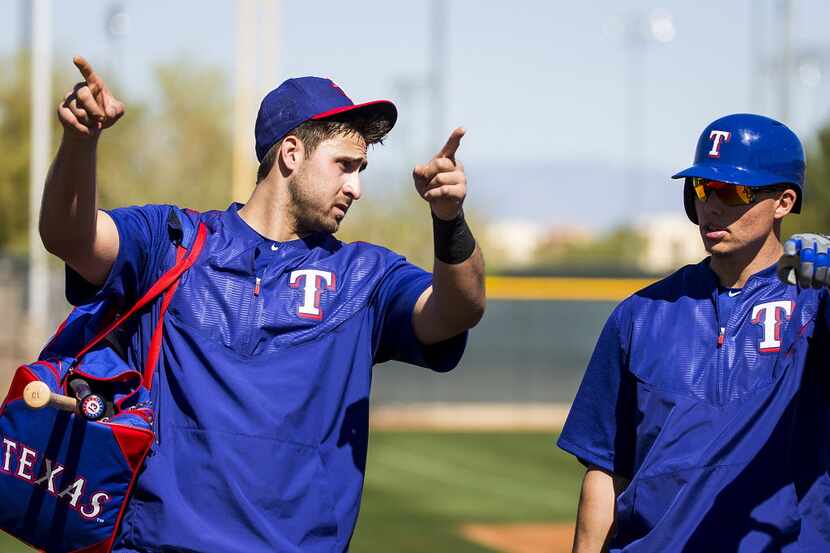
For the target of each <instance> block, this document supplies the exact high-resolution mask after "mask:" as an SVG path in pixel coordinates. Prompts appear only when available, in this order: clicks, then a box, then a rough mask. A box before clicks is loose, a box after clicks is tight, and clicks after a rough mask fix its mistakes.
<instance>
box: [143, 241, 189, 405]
mask: <svg viewBox="0 0 830 553" xmlns="http://www.w3.org/2000/svg"><path fill="white" fill-rule="evenodd" d="M186 253H187V250H186V249H185V248H183V247H181V246H179V249H178V250H176V263H179V262H181V260H182V258H183V257H184V255H185V254H186ZM179 282H181V279H177V280H176V281H175V282H174V283H173V285H172V286H170V288H168V289H167V291H166V292H165V293H164V299H163V300H162V301H161V309H159V319H158V321H157V322H156V328H155V330H153V337H152V338H151V339H150V348H149V349H148V350H147V360H146V362H145V364H144V387H145V388H147V389H148V390H150V389H152V387H153V374H154V373H155V371H156V364H157V363H158V359H159V354H160V353H161V338H162V336H163V335H164V315H165V314H166V313H167V308H168V307H170V301H171V300H172V299H173V295H174V294H175V293H176V290H177V289H178V288H179Z"/></svg>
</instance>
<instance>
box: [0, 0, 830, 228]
mask: <svg viewBox="0 0 830 553" xmlns="http://www.w3.org/2000/svg"><path fill="white" fill-rule="evenodd" d="M24 1H26V0H3V3H4V5H5V7H6V9H5V10H4V13H5V17H3V18H2V19H0V52H2V53H7V52H10V51H11V50H13V49H14V48H16V47H17V46H18V45H19V43H20V41H21V37H22V34H21V33H22V29H21V24H20V22H21V17H20V12H21V9H22V8H21V6H22V5H23V2H24ZM112 4H113V2H107V1H98V2H83V3H81V4H79V3H77V2H62V1H58V0H54V1H53V3H52V8H53V11H52V13H53V29H54V35H53V42H54V51H55V56H54V61H55V63H56V64H62V65H64V66H65V67H67V68H71V56H72V55H73V54H74V53H82V54H84V55H85V56H87V58H88V59H90V61H91V62H92V63H93V65H97V66H100V67H101V68H102V72H103V73H104V75H105V77H106V72H107V71H110V72H117V73H118V75H119V77H120V78H121V79H122V81H123V83H124V85H123V86H124V87H125V88H126V89H128V92H129V94H130V95H131V96H134V97H135V96H138V97H141V96H147V97H152V94H153V90H152V81H151V68H152V66H153V64H154V63H157V62H159V61H163V60H168V59H173V58H178V57H186V58H189V59H192V60H194V61H198V62H199V63H203V64H209V65H214V66H217V67H220V68H223V69H225V70H227V72H228V74H229V75H233V71H234V64H235V47H236V9H237V8H236V4H235V3H234V2H230V1H220V0H214V1H202V2H197V1H194V0H179V1H176V2H172V1H169V0H168V1H166V2H161V1H158V0H142V1H140V2H139V1H137V0H124V1H123V2H122V5H123V6H124V9H125V11H126V13H127V15H128V17H129V25H128V30H127V34H126V36H125V37H124V38H123V39H122V40H121V41H120V43H114V42H113V41H111V40H108V38H107V33H106V31H105V20H106V14H107V12H108V10H109V9H110V6H111V5H112ZM277 4H278V6H279V15H278V21H277V24H276V25H275V27H274V28H271V29H260V31H259V33H260V34H259V36H258V40H259V41H260V44H263V43H265V41H268V42H270V43H271V44H273V45H274V46H275V47H276V51H277V53H278V62H277V64H276V67H275V71H274V74H276V80H282V78H284V77H288V76H296V75H303V74H319V75H326V76H329V77H331V78H333V79H334V80H335V81H337V82H338V83H339V84H340V85H341V86H342V87H343V88H344V89H345V90H346V91H347V92H348V93H349V94H350V96H351V97H352V98H353V99H354V100H356V101H357V100H364V99H374V98H379V97H384V98H389V99H392V100H393V101H396V103H397V104H398V106H399V109H400V112H401V115H400V124H399V127H398V128H397V129H396V131H397V132H393V134H392V135H391V136H390V139H389V141H388V142H387V145H386V146H385V147H384V148H382V149H380V150H377V151H376V152H375V154H373V160H372V165H373V169H374V168H377V167H381V168H382V169H383V168H386V170H387V171H400V173H401V175H405V174H406V173H408V171H409V167H408V165H409V163H410V161H411V159H412V158H413V157H417V156H415V154H416V153H425V152H427V151H430V152H431V151H433V150H437V149H438V147H439V146H440V145H441V144H442V143H443V140H444V139H445V136H444V135H443V134H442V135H441V136H433V135H434V134H435V133H431V132H430V131H429V130H428V128H427V122H428V116H427V113H426V108H425V106H426V105H427V98H426V97H425V96H424V90H423V89H417V88H416V89H413V91H412V92H411V94H410V97H409V98H408V99H407V97H406V94H405V93H404V88H402V86H401V83H405V82H409V83H418V82H421V83H423V82H426V75H427V72H428V67H429V66H428V59H429V43H428V40H429V8H430V3H429V2H428V1H424V0H421V1H414V2H390V1H388V0H387V1H380V0H366V1H360V0H356V1H353V2H336V1H332V0H317V1H315V2H286V1H284V0H283V1H281V2H280V1H278V2H277ZM780 4H781V0H733V1H729V2H723V1H716V0H700V1H696V2H688V1H685V2H684V1H681V0H664V1H662V2H653V1H638V0H617V1H613V0H596V1H590V2H589V1H586V2H561V1H556V0H549V1H530V0H514V1H513V2H511V3H510V4H506V3H503V2H493V1H474V0H447V2H446V6H447V7H446V11H447V19H446V25H447V29H448V42H447V44H448V48H447V52H446V68H447V75H448V79H447V99H448V103H447V118H446V119H447V121H446V133H447V134H448V133H449V130H450V129H451V126H452V125H456V124H458V125H463V126H465V127H466V128H467V129H468V136H467V137H465V139H464V143H463V144H462V147H461V155H462V159H464V160H465V161H466V162H467V166H468V167H471V164H472V166H475V165H476V164H478V165H480V166H485V165H494V164H495V165H498V166H500V167H509V166H512V165H527V166H532V165H534V164H550V163H554V166H555V163H556V162H561V163H563V164H567V166H568V167H571V168H572V167H573V166H574V165H576V167H579V164H583V165H585V166H593V165H597V166H603V167H607V168H608V170H607V174H608V175H609V177H608V179H607V180H615V179H614V175H616V174H619V176H620V180H621V179H622V177H623V176H624V174H625V167H626V164H627V163H629V162H630V160H633V162H634V163H636V165H637V171H638V172H639V173H641V174H643V175H646V176H644V178H646V179H650V180H649V186H651V187H652V188H654V187H660V186H664V185H665V186H670V184H668V181H661V182H652V180H654V179H656V180H659V179H660V178H661V175H664V176H666V177H667V176H668V175H670V174H672V173H673V172H675V171H676V170H678V169H681V168H682V167H683V166H685V165H686V164H688V162H689V161H690V160H691V157H692V154H693V148H694V144H695V142H696V139H697V134H698V133H699V132H700V130H701V129H702V128H703V127H704V126H705V125H706V124H707V123H708V122H709V121H710V120H712V119H714V118H715V117H718V116H720V115H722V114H725V113H729V112H737V111H756V112H761V113H765V114H767V115H771V116H778V115H779V110H778V107H777V106H778V102H777V99H776V90H777V86H778V85H777V84H776V83H775V81H774V80H773V79H769V78H767V79H762V80H760V81H759V80H758V79H756V78H754V77H753V70H752V66H753V64H755V63H757V62H758V59H760V58H759V57H757V56H755V57H754V56H753V53H754V52H761V54H762V57H763V56H765V57H767V58H768V59H769V58H770V57H771V56H773V55H774V54H775V53H776V52H778V51H780V48H781V44H782V41H781V36H782V33H781V30H780V24H779V20H780V18H779V17H778V15H777V11H776V9H777V7H778V6H779V5H780ZM792 4H793V25H792V28H793V33H792V37H793V39H792V40H793V49H794V51H795V52H796V53H804V52H806V51H807V50H808V49H810V50H815V51H820V52H821V51H823V52H824V53H823V54H822V55H824V54H827V55H830V50H828V48H827V47H828V42H827V39H826V38H825V37H826V22H827V21H830V2H826V1H825V0H800V1H799V0H793V2H792ZM751 6H752V7H753V8H752V9H753V10H755V13H756V15H753V13H752V11H751ZM655 10H664V11H666V12H668V13H670V14H671V15H672V18H673V22H674V25H675V29H676V37H675V39H674V40H673V41H672V42H670V43H668V44H658V43H656V42H654V43H650V44H648V45H647V46H646V47H645V49H644V54H643V58H642V60H643V64H644V68H645V71H644V78H643V79H642V81H641V86H642V96H641V99H642V105H643V107H644V111H643V114H644V117H643V118H642V123H641V124H642V128H643V132H642V134H641V139H640V140H637V141H636V143H635V144H631V143H629V144H626V131H625V129H626V126H625V121H626V119H625V113H626V103H625V90H626V88H625V83H626V80H625V78H626V63H625V62H626V56H625V53H626V48H625V43H624V37H623V36H622V34H621V32H620V30H619V22H620V20H621V18H623V17H634V16H635V14H640V16H641V17H642V18H646V17H647V16H648V15H649V14H651V13H653V12H654V11H655ZM758 13H760V14H763V15H764V17H763V18H759V16H758V15H757V14H758ZM820 61H821V63H822V64H823V65H824V66H825V67H823V69H825V71H824V79H823V80H821V81H819V82H818V84H817V85H814V86H812V87H808V86H805V85H804V84H803V82H802V81H801V79H799V78H797V77H794V78H793V80H792V87H791V98H792V102H791V105H792V107H791V113H790V115H791V116H790V118H789V119H788V121H787V122H788V123H789V124H790V125H791V126H792V127H793V128H794V129H795V130H796V131H797V132H799V133H800V134H801V136H802V138H803V139H804V140H805V142H809V139H810V137H811V133H812V132H813V131H814V129H815V128H816V126H817V125H818V124H820V123H821V122H822V121H824V120H825V118H826V116H827V115H828V108H830V106H828V102H827V100H825V98H826V97H828V95H827V91H828V86H827V81H828V80H829V79H830V64H827V63H824V60H820ZM768 65H769V64H768ZM265 73H266V72H265V71H264V70H263V68H262V67H260V74H261V75H264V74H265ZM754 83H755V84H760V85H761V86H758V87H756V88H755V90H754V91H753V84H754ZM261 84H262V86H265V83H261ZM69 85H71V83H67V87H68V86H69ZM764 99H766V102H764V101H763V100H764ZM252 125H253V123H252ZM629 142H630V141H629ZM627 156H628V159H627ZM576 170H578V169H576ZM507 174H509V172H508V173H507ZM472 184H473V185H474V184H475V183H472ZM504 184H505V185H507V186H506V189H507V190H510V189H513V188H514V186H513V185H514V184H515V183H504ZM618 184H619V182H616V183H612V182H605V183H599V184H597V186H599V187H602V186H606V187H611V186H618ZM488 186H489V187H498V186H499V183H492V182H491V183H488ZM563 191H564V192H567V190H563ZM490 192H491V193H492V192H493V191H492V190H491V191H490ZM472 194H475V190H474V189H471V195H472ZM491 195H492V194H491ZM494 197H497V194H496V196H494ZM674 197H675V196H674V195H673V194H672V195H670V196H667V198H672V199H667V200H666V201H665V202H662V201H658V202H656V204H655V205H653V206H650V209H652V210H654V211H658V210H663V209H668V208H674V209H679V205H677V204H675V203H674V200H673V198H674ZM613 200H614V198H613V197H611V198H610V200H609V203H610V202H612V201H613ZM664 204H666V205H664ZM615 214H616V215H615ZM519 215H521V213H519ZM587 215H588V212H585V213H584V214H577V216H578V217H581V218H584V217H585V216H587ZM619 217H620V213H619V210H617V211H615V210H614V209H611V208H609V209H606V210H605V212H604V215H600V219H601V222H607V221H610V220H612V219H615V218H616V220H618V219H619Z"/></svg>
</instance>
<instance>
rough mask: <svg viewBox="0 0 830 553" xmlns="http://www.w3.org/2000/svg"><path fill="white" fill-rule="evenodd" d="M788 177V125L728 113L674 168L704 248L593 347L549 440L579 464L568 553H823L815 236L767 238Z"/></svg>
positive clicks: (824, 376) (822, 292)
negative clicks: (681, 166)
mask: <svg viewBox="0 0 830 553" xmlns="http://www.w3.org/2000/svg"><path fill="white" fill-rule="evenodd" d="M804 168H805V160H804V152H803V149H802V146H801V143H800V142H799V140H798V138H797V137H796V135H795V134H794V133H793V132H792V131H790V129H788V128H787V127H786V126H784V125H783V124H781V123H779V122H777V121H774V120H772V119H769V118H766V117H762V116H759V115H749V114H737V115H729V116H726V117H723V118H720V119H718V120H716V121H714V122H713V123H711V124H710V125H709V126H707V127H706V128H705V129H704V131H703V133H702V134H701V135H700V139H699V141H698V144H697V150H696V153H695V160H694V165H692V166H691V167H689V168H688V169H686V170H684V171H681V172H680V173H677V174H676V175H674V178H683V179H685V185H684V188H683V198H684V206H685V209H686V213H687V215H688V216H689V219H691V221H692V222H693V223H695V224H696V225H698V226H699V228H700V235H701V238H702V239H703V244H704V246H705V248H706V250H707V252H708V253H709V254H710V256H709V257H707V258H706V259H705V260H703V261H702V262H700V263H698V264H697V265H689V266H686V267H683V268H681V269H680V270H678V271H677V272H676V273H674V274H672V275H671V276H669V277H667V278H665V279H663V280H661V281H659V282H657V283H655V284H654V285H652V286H649V287H648V288H645V289H643V290H641V291H639V292H637V293H636V294H634V295H633V296H631V297H629V298H628V299H626V300H625V301H623V302H622V303H621V304H620V305H618V306H617V308H616V309H615V310H614V311H613V313H612V314H611V316H610V317H609V319H608V321H607V323H606V325H605V328H604V329H603V331H602V333H601V335H600V337H599V340H598V342H597V346H596V349H595V351H594V354H593V356H592V358H591V360H590V363H589V365H588V368H587V370H586V373H585V376H584V379H583V381H582V384H581V386H580V388H579V392H578V394H577V396H576V399H575V401H574V404H573V407H572V409H571V412H570V414H569V416H568V419H567V422H566V424H565V427H564V429H563V431H562V434H561V436H560V438H559V442H558V443H559V446H560V447H561V448H563V449H564V450H566V451H568V452H570V453H572V454H573V455H575V456H576V457H577V458H578V459H580V460H581V461H582V462H583V463H584V464H585V465H586V466H587V472H586V474H585V478H584V480H583V484H582V494H581V498H580V501H579V510H578V515H577V528H576V536H575V545H574V551H575V552H578V553H585V552H599V551H613V552H620V551H625V552H632V553H634V552H649V553H653V552H657V551H659V552H680V551H688V552H696V553H697V552H712V553H715V552H730V553H734V552H736V551H737V552H745V553H750V552H752V553H760V552H762V551H763V552H771V551H776V552H779V551H784V552H804V551H830V478H828V469H830V440H828V439H827V438H828V436H830V386H829V385H830V376H828V374H829V373H828V372H827V370H826V368H827V367H826V364H827V359H828V357H827V353H828V352H827V351H826V347H827V344H828V340H827V333H828V330H830V326H828V325H829V324H830V319H828V312H827V310H828V308H830V307H829V306H828V293H827V289H826V288H825V286H826V281H827V246H828V241H827V240H826V239H824V238H822V237H818V236H815V235H803V236H798V235H797V236H795V237H793V240H791V241H788V242H787V243H786V247H782V243H781V240H780V232H781V221H782V219H783V218H784V217H785V216H787V215H788V214H789V213H798V212H799V211H800V209H801V205H802V202H803V199H804ZM631 193H632V194H636V193H637V191H636V190H632V191H631ZM782 254H786V255H784V256H783V257H782ZM779 258H780V260H781V261H780V265H776V262H777V261H779ZM777 271H780V274H781V276H782V277H783V280H782V279H781V278H779V276H777Z"/></svg>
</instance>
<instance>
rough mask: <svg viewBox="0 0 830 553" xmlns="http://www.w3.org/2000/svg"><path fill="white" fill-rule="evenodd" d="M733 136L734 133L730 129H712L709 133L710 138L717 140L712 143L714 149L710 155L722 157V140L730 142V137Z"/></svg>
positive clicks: (710, 151)
mask: <svg viewBox="0 0 830 553" xmlns="http://www.w3.org/2000/svg"><path fill="white" fill-rule="evenodd" d="M731 136H732V133H731V132H729V131H712V132H710V133H709V140H712V139H714V140H715V142H714V143H713V144H712V149H711V150H709V157H720V145H721V141H723V142H729V137H731Z"/></svg>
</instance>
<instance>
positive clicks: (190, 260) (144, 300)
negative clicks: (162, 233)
mask: <svg viewBox="0 0 830 553" xmlns="http://www.w3.org/2000/svg"><path fill="white" fill-rule="evenodd" d="M206 237H207V227H205V225H204V223H199V229H198V231H197V233H196V240H195V241H194V242H193V246H192V247H191V248H190V253H189V254H188V255H187V257H185V258H183V259H181V260H179V261H178V262H177V263H176V264H175V265H174V266H173V267H172V268H171V269H169V270H168V271H167V272H166V273H164V274H163V275H161V277H160V278H159V279H158V280H157V281H156V282H155V284H153V285H152V286H151V287H150V289H149V290H147V292H146V293H145V294H144V296H142V297H141V299H140V300H138V301H137V302H136V303H135V305H133V306H132V307H131V308H130V310H129V311H127V312H126V313H124V314H122V315H120V316H119V317H116V318H115V320H114V321H112V322H111V323H110V324H109V325H107V327H106V328H105V329H104V330H102V331H101V332H99V333H98V335H97V336H96V337H95V338H93V339H92V341H91V342H89V343H88V344H87V345H86V346H85V347H84V349H82V350H81V351H80V352H79V353H78V355H76V356H75V359H80V358H81V357H83V356H84V354H86V353H87V352H88V351H89V350H91V349H92V348H94V347H95V346H96V345H98V343H99V342H101V340H103V339H104V338H106V337H107V335H108V334H109V333H110V332H112V331H113V330H115V329H116V328H118V327H119V326H121V325H122V324H123V323H124V321H126V320H127V319H129V318H130V317H131V316H132V315H133V314H134V313H135V312H136V311H139V310H140V309H142V308H143V307H144V306H146V305H147V304H148V303H150V302H151V301H153V300H154V299H156V298H157V297H158V296H160V295H161V294H162V293H163V292H164V291H165V290H166V289H168V288H169V287H171V286H172V285H173V284H175V283H177V282H178V280H179V278H180V277H181V276H182V273H184V272H185V271H186V270H188V269H189V268H190V267H191V266H193V264H194V263H195V262H196V258H198V257H199V253H200V252H201V251H202V246H204V243H205V238H206ZM177 257H178V255H177ZM168 303H169V301H168Z"/></svg>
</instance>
